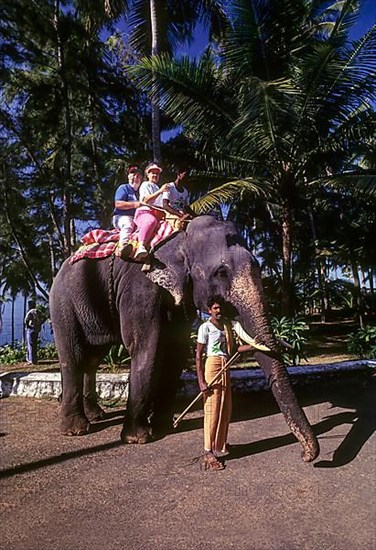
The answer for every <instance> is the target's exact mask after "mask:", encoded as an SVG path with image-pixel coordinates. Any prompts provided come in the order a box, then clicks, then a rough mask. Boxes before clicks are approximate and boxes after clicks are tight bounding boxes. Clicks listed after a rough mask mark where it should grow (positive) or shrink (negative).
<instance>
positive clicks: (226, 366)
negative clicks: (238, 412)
mask: <svg viewBox="0 0 376 550" xmlns="http://www.w3.org/2000/svg"><path fill="white" fill-rule="evenodd" d="M238 357H240V353H239V352H238V351H237V352H236V353H234V355H233V356H232V357H230V359H229V360H228V361H227V363H226V364H225V365H223V367H222V368H221V370H220V371H218V372H217V374H216V375H215V377H214V378H213V380H212V381H211V382H210V384H208V390H210V388H211V387H212V386H213V385H214V384H215V383H216V381H217V380H218V379H219V378H220V377H221V376H222V374H223V373H224V372H225V371H226V370H227V369H228V368H229V367H230V366H231V365H232V364H233V363H234V362H235V361H236V360H237V358H238ZM202 395H204V392H202V391H200V393H199V394H198V395H197V396H196V397H195V398H194V399H193V401H192V402H191V403H190V404H189V405H188V407H187V408H186V409H184V411H183V412H182V413H181V415H179V416H178V417H177V419H176V420H174V423H173V427H174V428H177V427H178V425H179V423H180V421H181V420H182V419H183V418H184V417H185V415H186V414H187V412H188V411H189V410H190V409H191V408H192V407H193V405H194V404H195V403H197V401H198V400H199V399H200V397H201V396H202Z"/></svg>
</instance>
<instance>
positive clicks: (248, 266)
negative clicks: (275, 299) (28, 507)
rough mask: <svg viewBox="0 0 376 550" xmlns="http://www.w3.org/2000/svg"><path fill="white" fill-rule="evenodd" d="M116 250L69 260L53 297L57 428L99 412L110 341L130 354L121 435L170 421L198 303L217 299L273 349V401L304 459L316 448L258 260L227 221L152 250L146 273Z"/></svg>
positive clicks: (269, 357) (268, 366) (262, 360)
mask: <svg viewBox="0 0 376 550" xmlns="http://www.w3.org/2000/svg"><path fill="white" fill-rule="evenodd" d="M141 267H142V266H141V265H140V264H137V263H135V262H130V261H124V260H122V259H120V258H117V257H115V256H111V257H109V258H104V259H101V260H93V259H82V260H80V261H78V262H76V263H74V264H69V262H68V261H66V262H65V263H64V264H63V266H62V267H61V269H60V271H59V273H58V274H57V276H56V279H55V281H54V284H53V286H52V289H51V295H50V308H51V319H52V324H53V330H54V334H55V341H56V345H57V349H58V352H59V359H60V365H61V373H62V404H61V405H62V410H61V415H62V421H61V427H62V433H63V434H66V435H81V434H84V433H87V432H88V430H89V426H90V424H89V423H90V422H91V421H94V420H98V419H99V418H101V417H102V416H103V411H102V410H101V409H100V407H99V406H98V404H97V401H96V393H95V374H96V369H97V367H98V365H99V363H100V361H101V360H102V359H103V357H104V355H105V354H106V353H107V352H108V350H109V348H110V347H111V346H112V345H113V344H119V343H121V342H123V343H124V345H125V346H126V348H127V349H128V350H129V353H130V355H131V358H132V364H131V369H130V383H129V397H128V402H127V407H126V415H125V420H124V427H123V430H122V440H123V441H124V442H126V443H145V442H146V441H148V439H149V438H150V436H151V434H152V433H153V432H154V430H155V431H158V430H159V429H161V428H162V427H163V426H165V424H166V422H167V423H169V425H171V422H172V412H173V409H172V406H173V398H174V394H175V392H176V388H177V385H178V382H179V376H180V373H181V369H182V366H183V365H182V359H183V358H184V356H185V349H186V348H187V347H188V346H189V332H190V328H191V323H192V320H193V318H194V315H195V312H196V308H197V309H201V310H205V309H206V302H207V299H208V297H209V296H210V295H214V294H216V295H218V294H219V295H222V296H223V297H224V299H225V300H226V301H227V302H229V303H230V304H232V306H233V309H234V311H235V314H236V317H237V319H238V320H239V321H240V323H241V324H242V325H243V327H244V329H245V330H246V331H247V332H248V333H249V334H251V335H252V336H253V337H254V338H255V339H256V341H257V342H259V343H262V344H266V345H267V346H268V347H269V348H270V349H272V350H274V351H275V353H271V354H269V353H268V354H266V353H264V352H262V351H256V352H255V358H256V360H257V361H258V362H259V364H260V366H261V368H262V369H263V371H264V373H265V376H266V378H267V381H268V383H269V386H270V388H271V390H272V392H273V394H274V397H275V399H276V401H277V403H278V405H279V407H280V409H281V411H282V413H283V416H284V418H285V420H286V422H287V424H288V425H289V427H290V429H291V431H292V432H293V434H294V435H295V437H296V438H297V439H298V441H299V442H300V443H301V445H302V447H303V453H302V458H303V460H304V461H306V462H308V461H311V460H314V459H315V458H316V457H317V456H318V453H319V446H318V442H317V440H316V437H315V435H314V434H313V431H312V429H311V426H310V425H309V423H308V420H307V418H306V416H305V414H304V412H303V410H302V408H301V407H300V405H299V404H298V402H297V399H296V396H295V393H294V390H293V389H292V386H291V384H290V381H289V378H288V375H287V372H286V368H285V367H284V365H283V364H282V362H281V360H280V358H279V357H280V356H279V354H278V352H277V344H276V341H275V339H274V337H273V334H272V330H271V328H270V324H269V321H268V319H267V314H266V312H265V303H264V297H263V289H262V284H261V277H260V270H259V267H258V264H257V262H256V260H255V258H254V257H253V256H252V254H251V253H250V251H249V250H248V249H247V248H246V247H245V245H244V243H242V241H241V239H240V237H239V235H238V234H237V232H236V230H235V227H234V225H233V224H232V223H231V222H220V221H217V220H215V219H214V218H213V217H210V216H200V217H197V218H195V219H194V220H192V221H191V222H190V223H189V225H188V228H187V230H186V231H185V232H179V233H177V234H175V235H173V236H172V237H171V238H170V240H168V241H167V242H165V243H164V244H162V245H161V246H160V247H159V248H158V249H157V250H156V252H155V254H154V260H153V262H152V267H151V269H150V271H149V272H144V271H142V270H141Z"/></svg>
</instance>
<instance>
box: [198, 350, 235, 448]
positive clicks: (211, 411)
mask: <svg viewBox="0 0 376 550" xmlns="http://www.w3.org/2000/svg"><path fill="white" fill-rule="evenodd" d="M225 363H226V357H223V356H209V357H207V359H206V361H205V381H206V383H207V384H208V385H209V384H210V383H211V381H212V380H213V379H214V377H215V376H216V375H217V374H218V372H219V371H220V370H221V369H222V368H223V366H224V364H225ZM212 390H213V393H212V394H211V395H207V396H204V448H205V450H207V451H209V450H212V451H214V452H215V451H217V452H224V451H226V442H227V434H228V427H229V424H230V419H231V412H232V396H231V385H230V372H229V370H225V371H224V372H223V373H222V376H221V378H220V379H219V380H218V382H216V383H215V384H214V385H213V386H212Z"/></svg>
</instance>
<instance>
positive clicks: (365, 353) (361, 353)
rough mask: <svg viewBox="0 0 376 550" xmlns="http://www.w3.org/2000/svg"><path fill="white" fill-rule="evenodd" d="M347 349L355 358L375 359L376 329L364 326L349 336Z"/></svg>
mask: <svg viewBox="0 0 376 550" xmlns="http://www.w3.org/2000/svg"><path fill="white" fill-rule="evenodd" d="M347 349H348V350H349V352H350V353H353V354H354V355H356V356H357V357H360V358H361V359H363V358H368V359H370V358H374V357H376V327H372V326H369V325H368V326H366V327H364V328H360V329H358V330H357V331H356V332H353V333H351V334H350V336H349V339H348V342H347Z"/></svg>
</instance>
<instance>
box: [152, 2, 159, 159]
mask: <svg viewBox="0 0 376 550" xmlns="http://www.w3.org/2000/svg"><path fill="white" fill-rule="evenodd" d="M150 20H151V55H157V54H158V53H159V46H158V24H157V6H156V0H150ZM151 132H152V143H153V160H154V161H155V162H157V163H158V164H160V162H161V125H160V112H159V107H158V96H157V93H156V90H155V88H154V89H153V95H152V100H151Z"/></svg>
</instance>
